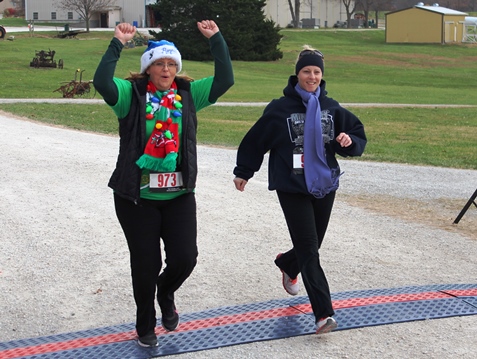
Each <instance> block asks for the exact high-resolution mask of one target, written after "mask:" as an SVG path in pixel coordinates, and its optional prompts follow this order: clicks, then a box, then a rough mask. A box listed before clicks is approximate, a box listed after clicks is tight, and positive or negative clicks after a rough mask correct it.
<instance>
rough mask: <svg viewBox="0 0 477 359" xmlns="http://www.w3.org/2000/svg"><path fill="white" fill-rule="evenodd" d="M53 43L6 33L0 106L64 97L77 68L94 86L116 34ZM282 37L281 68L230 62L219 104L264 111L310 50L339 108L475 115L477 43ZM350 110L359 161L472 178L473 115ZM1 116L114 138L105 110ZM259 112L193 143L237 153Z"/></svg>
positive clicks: (217, 116)
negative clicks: (46, 61)
mask: <svg viewBox="0 0 477 359" xmlns="http://www.w3.org/2000/svg"><path fill="white" fill-rule="evenodd" d="M3 24H4V25H5V23H3ZM8 26H20V25H8ZM37 26H38V25H37ZM61 30H62V26H60V27H59V31H61ZM56 34H57V33H56V32H40V31H35V32H34V33H33V34H31V33H28V32H25V33H16V34H10V33H9V34H8V35H14V36H15V39H14V41H6V40H3V41H0V53H1V56H2V63H3V64H4V67H3V69H2V74H1V76H2V81H1V82H0V98H9V99H14V98H61V97H62V94H61V93H60V92H55V90H56V89H58V88H59V87H60V86H61V85H63V84H65V83H67V82H69V81H71V80H73V79H74V78H75V74H77V72H76V71H77V70H78V69H80V71H84V72H82V74H83V78H82V80H84V81H88V80H89V79H91V78H92V77H93V75H94V71H95V69H96V66H97V64H98V62H99V60H100V58H101V56H102V54H103V53H104V51H105V49H106V47H107V46H108V43H109V41H110V39H111V37H112V34H113V33H112V31H110V32H109V31H107V32H105V31H97V32H94V31H92V32H90V33H88V34H79V35H78V36H77V38H76V39H60V38H58V37H56ZM282 34H283V35H284V37H283V39H282V42H281V44H280V49H281V51H283V54H284V56H283V59H281V60H279V61H275V62H244V61H234V62H233V66H234V73H235V85H234V86H233V87H232V88H231V89H230V90H229V91H228V92H227V93H226V94H225V95H224V96H223V97H222V98H221V99H220V101H227V102H268V101H270V100H271V99H273V98H277V97H279V96H281V93H282V90H283V88H284V87H285V85H286V81H287V78H288V76H289V75H290V74H292V73H293V71H294V61H295V58H296V55H297V53H298V52H299V50H300V49H301V46H302V45H304V44H310V45H312V46H314V47H317V48H319V49H320V50H321V51H322V52H323V53H324V54H325V76H324V78H325V80H326V81H327V89H328V92H329V96H330V97H333V98H335V99H336V100H338V101H339V102H341V103H394V104H436V105H439V104H452V105H473V106H477V96H475V74H476V73H477V61H475V59H476V58H477V46H476V45H475V44H463V45H434V44H429V45H426V44H422V45H416V44H386V43H385V42H384V31H382V30H366V31H348V30H335V29H326V30H293V29H286V30H282ZM224 37H225V38H227V34H224ZM177 45H178V46H179V49H180V44H177ZM144 49H145V48H144V47H136V48H133V49H125V50H123V52H122V54H121V60H120V61H119V63H118V66H117V70H116V75H117V76H118V77H126V76H127V75H128V74H129V72H130V71H138V70H139V58H140V56H141V54H142V53H143V51H144ZM39 50H54V51H55V60H57V61H58V60H59V59H62V60H63V63H64V68H63V69H58V68H40V69H36V68H33V67H30V62H31V61H32V59H33V57H34V56H35V51H39ZM183 68H184V70H185V72H186V73H187V74H188V75H189V76H192V77H194V78H200V77H204V76H210V75H213V64H212V63H211V62H192V61H184V64H183ZM93 93H94V91H92V92H91V95H92V94H93ZM96 98H100V97H99V95H96ZM349 109H350V110H352V111H353V112H354V113H356V114H357V115H358V116H359V117H360V119H361V120H362V122H363V123H364V125H365V128H366V132H367V135H368V141H369V142H368V146H367V148H366V152H365V155H364V156H363V157H362V158H363V159H366V160H371V161H389V162H402V163H410V164H422V165H432V166H443V167H455V168H470V169H477V147H476V143H477V141H476V140H477V119H476V115H475V114H476V112H477V107H476V108H440V107H434V108H419V107H412V106H405V107H404V108H375V107H368V108H363V107H356V108H351V107H350V108H349ZM0 110H3V111H7V112H12V113H15V114H17V115H21V116H26V117H29V118H32V119H36V120H39V121H44V122H48V123H52V124H57V125H62V126H69V127H73V128H76V129H80V130H88V131H98V132H104V133H117V123H116V122H117V121H116V119H115V118H114V115H113V113H112V111H111V110H110V109H109V108H108V107H107V106H106V105H79V104H73V105H53V104H24V103H22V104H1V103H0ZM262 110H263V108H260V107H247V106H235V107H221V106H213V107H210V108H207V109H205V110H203V111H202V112H200V113H199V121H200V125H199V141H200V143H202V144H210V145H220V146H228V147H236V146H237V145H238V143H239V142H240V140H241V138H242V137H243V135H244V134H245V132H246V131H247V130H248V129H249V128H250V126H251V125H252V124H253V123H254V122H255V121H256V120H257V118H258V117H259V116H260V114H261V112H262Z"/></svg>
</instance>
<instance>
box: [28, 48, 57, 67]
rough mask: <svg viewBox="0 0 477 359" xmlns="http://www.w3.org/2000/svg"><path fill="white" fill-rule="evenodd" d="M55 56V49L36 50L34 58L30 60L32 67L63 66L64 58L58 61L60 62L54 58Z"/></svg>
mask: <svg viewBox="0 0 477 359" xmlns="http://www.w3.org/2000/svg"><path fill="white" fill-rule="evenodd" d="M54 57H55V51H54V50H53V51H51V50H50V49H48V51H45V50H41V51H35V57H34V58H33V60H32V61H31V62H30V67H35V68H39V67H54V68H57V67H58V68H59V69H62V68H63V60H62V59H60V60H59V61H58V64H57V63H56V60H55V59H54Z"/></svg>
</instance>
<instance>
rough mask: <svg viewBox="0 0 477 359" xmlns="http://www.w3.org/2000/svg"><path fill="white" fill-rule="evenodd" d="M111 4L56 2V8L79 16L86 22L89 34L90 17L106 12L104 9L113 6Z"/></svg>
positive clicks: (93, 0)
mask: <svg viewBox="0 0 477 359" xmlns="http://www.w3.org/2000/svg"><path fill="white" fill-rule="evenodd" d="M113 3H114V0H57V1H56V6H57V7H58V8H59V9H62V10H66V11H71V10H74V11H76V12H77V13H78V14H80V15H81V17H82V18H83V19H84V21H85V22H86V31H87V32H89V22H90V20H91V17H92V16H93V15H94V14H95V13H96V12H100V11H104V10H106V8H107V7H108V6H111V5H113Z"/></svg>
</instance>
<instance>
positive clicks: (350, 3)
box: [342, 0, 359, 28]
mask: <svg viewBox="0 0 477 359" xmlns="http://www.w3.org/2000/svg"><path fill="white" fill-rule="evenodd" d="M342 3H343V5H344V7H345V9H346V26H347V27H348V28H350V27H351V15H353V14H354V13H355V11H356V6H357V5H358V4H359V1H354V0H342Z"/></svg>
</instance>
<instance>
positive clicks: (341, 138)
mask: <svg viewBox="0 0 477 359" xmlns="http://www.w3.org/2000/svg"><path fill="white" fill-rule="evenodd" d="M336 142H338V143H339V144H340V145H341V147H349V146H351V144H352V143H353V140H352V139H351V137H350V136H349V135H347V134H346V133H344V132H341V133H340V134H339V135H338V136H337V137H336Z"/></svg>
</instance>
